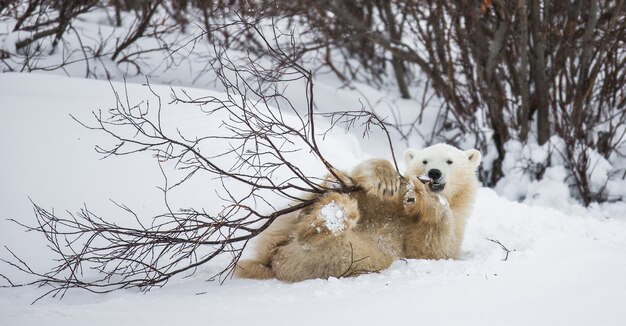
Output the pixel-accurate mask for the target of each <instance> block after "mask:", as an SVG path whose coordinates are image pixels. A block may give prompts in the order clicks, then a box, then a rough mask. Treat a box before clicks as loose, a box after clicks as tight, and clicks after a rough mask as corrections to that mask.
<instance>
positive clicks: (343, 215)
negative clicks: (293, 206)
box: [300, 193, 360, 237]
mask: <svg viewBox="0 0 626 326" xmlns="http://www.w3.org/2000/svg"><path fill="white" fill-rule="evenodd" d="M359 217H360V215H359V209H358V206H357V201H356V200H354V199H352V198H350V196H349V195H346V194H339V193H328V194H326V195H324V196H323V197H322V198H320V200H319V201H318V202H317V203H315V205H314V207H312V209H311V210H310V211H309V213H308V214H307V215H305V216H302V217H301V230H300V237H307V236H314V235H318V234H333V235H339V234H341V233H343V232H345V231H346V230H350V229H352V228H354V227H355V226H356V223H357V222H358V220H359Z"/></svg>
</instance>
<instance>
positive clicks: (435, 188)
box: [430, 182, 446, 192]
mask: <svg viewBox="0 0 626 326" xmlns="http://www.w3.org/2000/svg"><path fill="white" fill-rule="evenodd" d="M445 186H446V184H445V183H437V182H433V183H431V184H430V190H431V191H432V192H442V191H443V188H444V187H445Z"/></svg>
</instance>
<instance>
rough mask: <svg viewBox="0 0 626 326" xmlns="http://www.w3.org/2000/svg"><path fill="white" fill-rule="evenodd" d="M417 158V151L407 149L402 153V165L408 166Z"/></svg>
mask: <svg viewBox="0 0 626 326" xmlns="http://www.w3.org/2000/svg"><path fill="white" fill-rule="evenodd" d="M416 156H417V151H416V150H414V149H412V148H407V150H405V151H404V154H403V157H404V163H405V164H409V163H410V162H411V161H413V160H414V159H415V157H416Z"/></svg>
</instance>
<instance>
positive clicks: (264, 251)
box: [235, 144, 481, 282]
mask: <svg viewBox="0 0 626 326" xmlns="http://www.w3.org/2000/svg"><path fill="white" fill-rule="evenodd" d="M480 160H481V155H480V152H478V151H477V150H475V149H470V150H467V151H461V150H459V149H457V148H455V147H453V146H450V145H446V144H438V145H433V146H430V147H427V148H425V149H423V150H415V149H407V150H406V151H405V153H404V161H405V165H406V171H405V173H404V175H403V176H400V175H398V174H397V172H396V170H395V169H394V167H393V166H392V164H391V163H390V162H389V161H387V160H383V159H372V160H368V161H365V162H363V163H361V164H359V165H357V167H355V169H354V170H353V171H352V173H350V174H349V175H348V174H346V173H343V172H337V173H335V175H337V176H338V177H339V178H341V179H342V181H344V182H347V183H350V184H352V185H355V186H358V187H361V188H362V189H363V190H362V191H359V192H355V193H351V194H340V193H337V192H332V191H331V192H328V193H326V194H323V195H321V196H319V198H318V200H317V201H316V202H315V204H313V205H311V206H309V207H307V208H304V209H302V210H300V211H298V212H294V213H291V214H288V215H285V216H282V217H281V218H279V219H277V220H276V221H275V222H274V223H273V224H272V225H271V226H270V227H269V228H268V229H267V230H266V231H264V232H263V233H262V234H261V235H260V236H259V237H260V239H259V242H258V244H257V255H256V257H255V259H252V260H242V261H240V262H239V263H238V264H237V267H236V270H235V274H236V276H238V277H241V278H255V279H268V278H277V279H280V280H284V281H289V282H298V281H302V280H306V279H311V278H328V277H343V276H353V275H358V274H361V273H371V272H377V271H380V270H383V269H385V268H387V267H389V265H390V264H391V263H392V262H393V261H394V260H397V259H399V258H421V259H449V258H452V259H456V258H458V257H459V254H460V248H461V243H462V241H463V231H464V228H465V221H466V219H467V217H468V216H469V214H470V212H471V206H472V203H473V200H474V196H475V192H476V189H477V187H478V181H477V179H476V170H477V167H478V165H479V163H480ZM327 182H328V183H329V184H330V183H333V182H335V181H334V180H333V179H332V178H329V180H328V181H327ZM327 186H328V188H332V187H331V186H330V185H327Z"/></svg>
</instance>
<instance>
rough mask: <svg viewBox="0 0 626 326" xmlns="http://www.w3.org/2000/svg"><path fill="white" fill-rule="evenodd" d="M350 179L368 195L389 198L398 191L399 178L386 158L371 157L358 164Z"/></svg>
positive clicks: (399, 185) (399, 186)
mask: <svg viewBox="0 0 626 326" xmlns="http://www.w3.org/2000/svg"><path fill="white" fill-rule="evenodd" d="M352 179H353V180H354V182H355V183H356V185H357V186H361V187H363V189H364V190H365V191H366V192H367V193H368V194H370V195H372V196H376V197H379V198H383V199H391V198H393V197H395V196H396V194H398V193H399V192H400V188H401V179H400V176H399V175H398V173H397V172H396V170H395V169H394V167H393V166H392V165H391V163H390V162H389V161H387V160H383V159H372V160H368V161H365V162H363V163H361V164H359V165H358V166H357V167H356V168H354V171H352Z"/></svg>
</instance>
